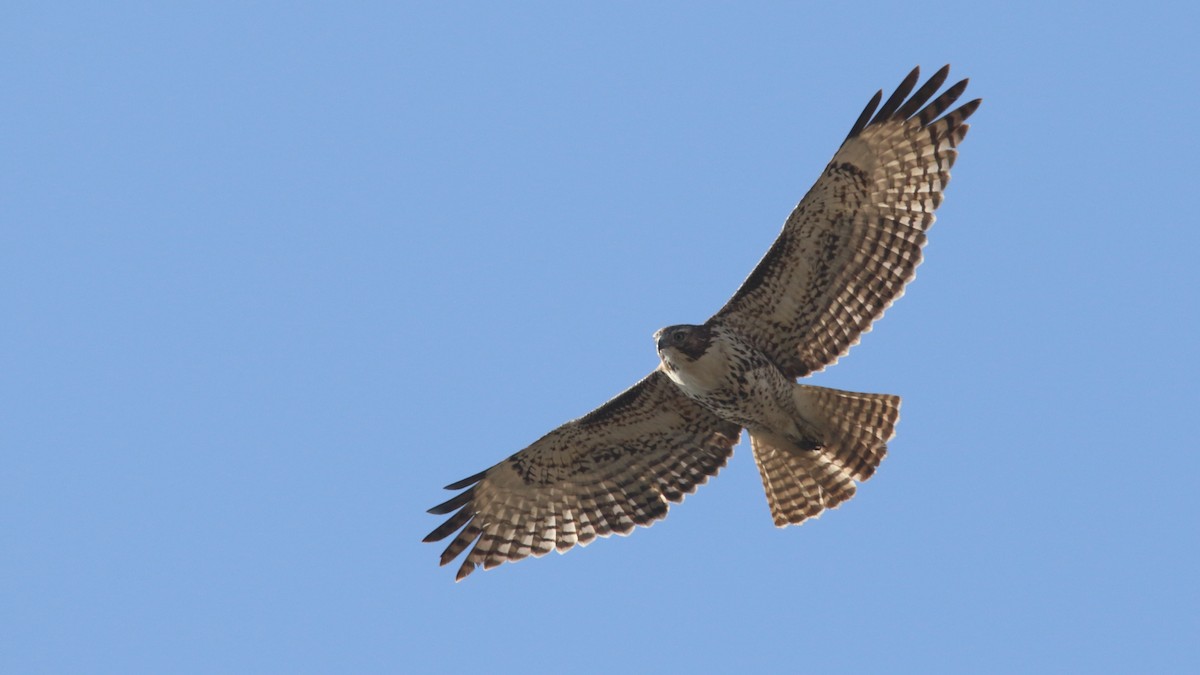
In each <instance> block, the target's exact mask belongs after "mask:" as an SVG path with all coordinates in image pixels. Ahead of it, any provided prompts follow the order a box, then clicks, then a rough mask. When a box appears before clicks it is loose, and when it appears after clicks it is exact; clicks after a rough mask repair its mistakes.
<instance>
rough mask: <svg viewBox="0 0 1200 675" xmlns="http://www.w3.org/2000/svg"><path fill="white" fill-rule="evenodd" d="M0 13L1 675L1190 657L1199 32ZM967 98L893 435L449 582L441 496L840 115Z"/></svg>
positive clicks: (992, 9) (865, 23) (714, 259)
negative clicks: (939, 91) (823, 479)
mask: <svg viewBox="0 0 1200 675" xmlns="http://www.w3.org/2000/svg"><path fill="white" fill-rule="evenodd" d="M490 4H491V3H489V6H485V5H483V4H482V3H479V4H471V5H457V6H452V5H447V4H440V3H427V4H426V5H425V6H412V5H406V4H403V3H402V4H400V5H397V4H395V3H377V4H370V5H368V4H359V3H352V4H334V3H329V4H327V5H324V6H318V5H311V4H297V3H254V5H253V6H252V7H251V6H249V4H248V3H247V4H243V3H233V4H227V5H222V4H214V3H209V2H203V3H186V4H185V3H163V4H160V3H132V4H115V3H90V4H69V3H60V4H53V5H52V4H51V3H13V4H10V5H7V6H6V10H5V18H4V21H3V22H2V23H0V63H2V65H0V69H2V72H3V85H2V87H0V97H2V98H3V107H2V110H3V114H2V115H0V117H2V119H3V122H2V124H0V171H2V175H0V190H2V193H0V198H2V204H0V213H2V214H3V215H2V218H3V226H2V227H0V312H2V314H0V316H2V317H3V328H2V330H0V359H2V363H0V366H2V371H0V382H2V383H3V384H2V387H3V389H2V396H3V401H2V402H0V404H2V405H0V434H2V437H0V442H2V449H3V460H2V465H0V471H2V473H0V482H2V485H0V499H2V500H3V503H2V514H0V515H2V521H0V522H2V527H3V532H2V543H0V589H2V591H3V597H2V598H0V603H2V605H3V609H2V611H0V641H2V642H0V670H2V671H3V672H6V673H43V672H44V673H84V672H86V673H133V672H156V673H168V672H169V673H191V672H223V673H230V672H245V673H307V672H324V673H332V672H363V673H365V672H410V673H416V672H421V673H424V672H451V671H460V672H491V673H494V672H499V673H503V672H517V671H522V670H527V669H530V668H534V667H544V668H545V669H546V670H547V672H557V671H563V672H591V673H608V672H652V671H657V672H683V671H692V672H728V673H732V672H744V673H754V672H772V671H775V672H781V671H795V670H807V671H813V672H829V671H835V670H836V671H862V672H881V671H893V672H902V671H909V672H931V671H932V672H1017V671H1022V672H1030V671H1033V672H1038V671H1042V672H1045V671H1059V672H1061V671H1075V672H1097V671H1124V672H1135V671H1137V672H1154V671H1159V672H1162V671H1176V672H1179V671H1184V670H1186V669H1188V668H1189V667H1194V666H1195V663H1196V659H1197V657H1198V656H1200V654H1198V648H1197V646H1196V643H1197V636H1200V582H1198V573H1197V569H1198V568H1200V560H1198V557H1200V556H1198V555H1197V553H1198V550H1200V546H1198V535H1200V518H1198V516H1197V514H1198V511H1200V498H1198V497H1197V494H1196V486H1195V481H1196V477H1197V474H1198V472H1200V452H1198V448H1197V441H1196V434H1195V432H1194V429H1195V422H1196V419H1197V416H1198V412H1197V404H1198V403H1200V397H1198V395H1197V388H1196V382H1197V378H1198V377H1200V372H1198V368H1197V346H1198V345H1200V330H1198V329H1200V322H1198V320H1197V297H1198V292H1200V279H1198V278H1197V276H1198V275H1197V272H1196V269H1197V249H1198V247H1200V236H1198V234H1197V230H1198V226H1200V224H1198V223H1197V217H1196V207H1195V204H1196V198H1197V179H1198V178H1200V174H1198V171H1197V165H1196V157H1197V156H1198V154H1200V147H1198V143H1197V139H1198V136H1197V132H1196V122H1195V118H1196V114H1197V108H1198V107H1200V94H1198V91H1200V86H1198V73H1200V59H1198V58H1197V48H1196V35H1195V31H1196V26H1197V25H1200V21H1198V16H1197V14H1196V11H1195V10H1193V9H1192V5H1191V3H1187V4H1185V3H1182V2H1181V3H1177V4H1174V5H1169V4H1156V3H1153V2H1150V3H1125V4H1123V5H1121V6H1119V7H1114V6H1111V5H1104V6H1103V7H1101V6H1100V5H1096V4H1095V3H1046V2H1037V3H1027V2H1016V3H1010V2H1004V3H988V4H979V3H967V4H949V5H947V4H945V3H940V4H938V3H934V4H925V5H919V4H913V3H896V4H895V5H886V4H878V3H872V2H859V3H820V4H821V5H822V6H820V7H817V6H815V5H816V4H818V3H803V4H800V3H797V4H796V5H791V6H782V5H753V6H750V5H738V6H734V5H733V3H729V4H722V5H719V6H710V7H701V6H698V5H693V4H690V3H689V4H686V5H684V4H678V5H671V4H662V3H654V4H653V5H648V4H646V3H623V4H613V5H609V6H605V7H598V6H591V7H574V8H570V9H568V8H564V7H562V6H560V4H559V3H546V4H520V5H512V6H506V7H503V8H500V7H493V6H490ZM945 62H951V63H952V64H953V70H952V76H970V77H971V78H972V83H971V87H970V89H969V92H968V94H969V95H970V96H982V97H983V98H984V99H985V103H984V106H983V107H982V108H981V109H980V111H979V112H978V113H977V114H976V116H975V118H974V119H973V120H972V121H973V130H972V132H971V134H970V135H969V137H968V138H967V141H966V143H965V144H964V145H963V147H962V155H961V157H960V161H959V163H958V165H957V166H956V167H955V172H954V180H953V182H952V183H951V185H950V189H949V192H948V198H947V201H946V204H945V206H944V207H943V208H942V209H941V211H940V212H939V221H938V224H937V225H936V226H935V228H934V229H933V231H932V241H931V243H930V245H929V246H928V248H927V249H926V255H927V261H926V263H925V265H924V266H922V268H921V270H920V274H919V276H918V279H917V281H916V282H915V283H914V284H913V285H911V286H910V287H909V289H908V291H909V292H908V295H907V297H905V298H904V299H903V300H902V301H901V302H900V303H899V304H898V305H897V306H896V307H894V308H893V309H892V310H891V311H890V312H889V314H888V316H887V317H886V318H885V319H884V320H883V321H882V322H880V323H878V324H877V325H876V329H875V331H874V332H873V333H872V334H870V335H868V336H866V338H865V340H864V343H863V344H862V345H860V346H859V347H857V348H856V349H855V350H854V351H853V352H852V353H851V354H850V356H849V357H848V358H846V359H843V361H842V362H841V363H840V364H838V365H837V366H836V367H834V368H832V369H831V370H829V371H828V372H826V373H822V374H820V375H818V376H817V377H816V378H815V380H814V381H815V382H816V383H818V384H822V385H827V386H834V387H841V388H846V389H854V390H862V391H874V392H888V393H895V394H901V395H903V396H904V401H905V403H904V415H903V420H902V422H901V425H900V427H899V435H898V436H897V438H896V440H895V441H894V442H893V443H892V445H891V454H890V456H889V458H888V460H887V461H886V462H885V463H884V465H883V467H882V469H881V471H880V472H879V474H877V477H876V478H875V479H873V480H872V481H870V482H869V483H867V484H865V485H864V486H863V488H862V489H861V490H860V492H859V495H858V497H856V498H855V499H854V500H853V501H852V502H850V503H848V504H847V505H845V506H844V507H843V508H841V509H839V510H837V511H835V512H833V513H830V514H826V516H825V517H824V518H822V519H821V520H819V521H817V522H815V523H813V524H809V525H805V526H804V527H801V528H791V529H788V530H776V529H775V528H774V527H773V526H772V525H771V520H770V517H769V515H768V511H767V507H766V503H765V500H764V498H763V495H762V488H761V486H760V484H759V478H758V475H757V472H756V470H755V468H754V465H753V462H752V461H750V454H749V452H748V447H747V446H746V445H745V444H743V445H742V446H739V448H738V450H737V451H736V452H735V455H734V458H733V460H732V462H731V464H730V466H729V467H728V468H727V469H726V470H725V471H724V472H722V474H721V475H720V476H719V477H718V478H716V479H715V480H713V481H712V482H711V483H710V484H709V485H707V486H705V487H703V488H702V489H701V490H700V491H699V492H698V493H697V494H695V495H693V496H691V497H689V498H688V499H687V501H686V502H685V503H684V504H683V505H681V506H679V507H676V508H674V509H673V510H672V514H671V516H670V517H669V518H668V519H667V520H665V521H663V522H661V523H659V524H657V525H655V526H654V527H653V528H652V529H650V530H638V531H637V532H635V533H634V534H633V535H632V536H630V537H629V538H614V539H610V540H601V541H598V542H596V543H594V544H593V545H591V546H590V547H588V548H587V549H586V550H574V551H572V552H570V553H569V554H568V555H566V556H561V557H560V556H557V555H551V556H549V557H547V558H543V559H540V560H530V561H525V562H522V563H520V564H517V565H506V566H504V567H502V568H501V569H498V570H495V571H490V572H479V573H477V574H476V575H474V576H472V577H471V578H470V579H468V580H467V581H466V582H464V583H461V584H455V583H454V582H453V569H445V568H438V567H437V565H436V562H437V556H438V553H439V552H440V547H434V546H430V545H425V544H421V543H420V539H421V538H422V537H423V536H424V535H425V534H426V533H427V532H428V531H429V530H430V529H432V528H433V527H434V526H435V525H436V524H437V523H438V522H440V519H439V518H435V517H433V516H429V515H427V514H425V513H424V509H426V508H427V507H429V506H432V505H433V504H435V503H437V502H439V501H441V500H443V499H445V498H446V497H447V496H448V493H445V492H443V491H442V490H441V489H440V486H442V485H444V484H446V483H449V482H451V481H454V480H457V479H459V478H462V477H464V476H466V475H469V474H471V473H474V472H476V471H478V470H480V469H482V468H485V467H487V466H489V465H491V464H492V463H494V462H496V461H498V460H500V459H501V458H503V457H505V456H507V455H508V454H510V453H511V452H513V451H515V450H518V449H520V448H521V447H524V446H525V445H526V444H528V443H529V442H531V441H533V440H534V439H536V438H537V437H538V436H540V435H541V434H542V433H544V432H545V431H547V430H548V429H550V428H552V427H553V426H555V425H557V424H559V423H561V422H563V421H565V420H567V419H569V418H572V417H575V416H578V415H580V414H583V413H585V412H587V411H589V410H591V409H592V408H593V407H595V406H597V405H599V404H600V403H602V402H603V401H605V400H606V399H608V398H609V397H610V396H612V395H614V394H616V393H617V392H619V391H621V390H622V389H624V388H625V387H626V386H628V385H629V384H631V383H633V382H634V381H635V380H636V379H638V378H639V377H641V376H642V375H643V374H645V373H646V372H648V371H649V370H650V369H651V368H653V367H654V366H655V364H656V359H655V355H654V351H653V346H652V344H651V340H650V334H651V332H652V331H653V330H655V329H656V328H659V327H660V326H663V325H667V324H671V323H679V322H697V321H702V320H703V319H705V318H706V317H707V316H708V315H709V314H710V313H711V312H713V311H714V310H715V309H717V308H718V307H719V306H720V305H721V303H723V302H724V301H725V299H726V298H727V297H728V296H729V295H730V294H731V293H732V292H733V291H734V289H735V288H736V287H737V285H738V284H739V283H740V282H741V280H742V279H743V278H744V277H745V275H746V274H747V273H749V271H750V270H751V269H752V267H753V265H754V264H755V262H757V260H758V258H759V257H760V256H761V255H762V254H763V253H764V252H765V251H766V249H767V247H768V246H769V245H770V243H771V241H772V240H773V239H774V237H775V235H776V234H777V232H778V229H779V226H780V224H781V223H782V222H783V219H784V217H785V216H786V215H787V213H788V212H789V210H790V209H791V207H792V206H793V205H794V204H795V202H796V201H797V200H798V199H799V198H800V196H801V195H803V194H804V192H805V190H807V188H808V186H809V185H810V184H811V182H812V180H813V179H814V178H815V177H816V176H817V174H818V173H819V171H820V170H821V168H822V167H823V166H824V164H825V162H826V161H828V159H829V157H830V156H831V155H832V153H833V151H834V150H835V149H836V147H837V145H838V143H839V142H840V141H841V139H842V138H843V136H844V135H845V133H846V131H847V130H848V129H849V127H850V125H851V123H852V122H853V121H854V119H855V117H856V116H857V115H858V113H859V111H860V109H861V107H862V105H863V104H864V103H865V102H866V100H867V99H868V98H869V97H870V95H871V94H872V93H873V92H874V91H875V90H876V89H879V88H884V89H887V90H889V91H890V90H891V89H892V88H893V87H894V86H895V85H896V84H897V83H898V82H899V81H900V79H901V78H902V77H903V76H904V74H905V73H906V72H907V71H908V70H909V69H910V68H911V67H912V66H913V65H917V64H920V65H921V66H923V68H924V69H925V72H926V73H927V74H928V73H931V72H932V71H933V70H934V69H936V68H937V67H938V66H940V65H942V64H943V63H945Z"/></svg>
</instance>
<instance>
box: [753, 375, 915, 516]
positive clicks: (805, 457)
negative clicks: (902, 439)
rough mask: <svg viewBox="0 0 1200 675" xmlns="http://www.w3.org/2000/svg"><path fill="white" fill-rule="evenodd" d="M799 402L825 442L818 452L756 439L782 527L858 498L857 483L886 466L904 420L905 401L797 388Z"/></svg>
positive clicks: (775, 440) (773, 511) (773, 439)
mask: <svg viewBox="0 0 1200 675" xmlns="http://www.w3.org/2000/svg"><path fill="white" fill-rule="evenodd" d="M793 398H794V400H795V403H796V408H797V409H798V411H799V412H800V416H801V417H802V418H804V420H805V422H807V423H808V425H810V426H812V427H813V430H814V431H815V432H816V433H817V434H818V435H819V436H820V438H819V439H817V440H816V442H815V444H814V445H815V447H808V448H797V447H795V446H794V445H793V444H790V443H788V442H786V441H783V440H781V439H778V438H776V437H773V436H768V435H765V434H754V433H751V434H750V445H751V447H752V448H753V449H754V461H755V462H756V463H757V464H758V471H759V473H760V474H762V481H763V489H764V490H766V493H767V503H768V504H770V506H771V516H772V517H774V519H775V524H776V525H778V526H780V527H783V526H785V525H795V524H799V523H802V522H804V521H805V520H806V519H808V518H813V517H816V516H818V515H820V514H821V512H822V511H824V510H825V509H831V508H833V507H835V506H837V505H838V504H841V503H842V502H844V501H846V500H847V499H850V498H851V497H853V496H854V492H855V489H856V486H855V481H864V480H866V479H868V478H870V477H871V474H873V473H875V468H876V467H878V466H879V463H880V462H881V461H883V456H884V455H885V454H887V442H888V441H889V440H891V438H892V436H893V435H895V427H896V422H897V421H898V420H899V419H900V397H899V396H889V395H887V394H856V393H854V392H849V391H839V390H837V389H826V388H825V387H813V386H808V385H803V384H797V385H795V389H794V390H793Z"/></svg>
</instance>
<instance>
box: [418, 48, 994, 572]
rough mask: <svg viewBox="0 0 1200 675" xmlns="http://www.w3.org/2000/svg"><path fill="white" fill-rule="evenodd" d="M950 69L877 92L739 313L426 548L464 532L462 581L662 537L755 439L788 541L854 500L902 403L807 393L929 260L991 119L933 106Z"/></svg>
mask: <svg viewBox="0 0 1200 675" xmlns="http://www.w3.org/2000/svg"><path fill="white" fill-rule="evenodd" d="M949 72H950V67H949V66H945V67H943V68H942V69H941V70H939V71H937V72H936V73H935V74H934V75H933V77H931V78H929V80H928V81H927V82H926V83H925V84H924V85H922V86H921V87H920V88H919V89H916V91H915V92H914V91H913V90H914V89H915V88H916V86H917V82H918V80H919V77H920V73H919V69H917V68H914V69H913V70H912V72H910V73H909V74H908V76H907V77H905V78H904V81H903V82H901V83H900V86H899V87H897V89H896V91H895V93H893V94H892V95H891V96H890V97H889V98H888V99H887V101H886V102H884V103H883V105H882V106H880V105H879V102H880V100H882V98H883V92H882V91H879V92H876V94H875V96H874V97H872V98H871V100H870V102H869V103H867V106H866V108H865V109H863V111H862V114H860V115H859V116H858V119H857V120H856V121H855V122H854V125H853V126H852V127H851V128H850V133H849V134H848V135H847V136H846V140H845V141H843V142H842V145H841V147H840V148H838V150H837V152H836V153H835V154H834V156H833V159H832V160H831V161H830V162H829V165H828V166H826V167H825V170H824V171H823V172H822V174H821V176H820V178H818V179H817V182H816V183H815V184H814V185H813V186H812V188H811V189H810V190H809V191H808V194H806V195H805V196H804V198H803V199H801V200H800V203H799V204H798V205H797V206H796V208H795V210H793V211H792V214H791V216H789V217H788V219H787V221H786V222H785V223H784V225H783V231H782V232H781V233H780V235H779V238H778V239H776V240H775V243H774V244H773V245H772V246H771V248H770V250H769V251H767V254H766V255H765V256H764V257H763V259H762V261H761V262H759V264H758V266H757V267H755V268H754V271H753V272H751V273H750V276H749V277H747V278H746V280H745V282H743V283H742V286H741V287H740V288H739V289H738V290H737V292H736V293H734V295H733V297H732V298H731V299H730V300H729V302H728V303H726V304H725V306H724V307H722V308H721V309H720V311H718V312H717V313H716V314H714V315H713V316H712V317H710V318H709V319H708V320H707V321H705V322H704V323H702V324H699V325H678V326H669V327H667V328H663V329H661V330H659V331H658V332H656V333H655V334H654V339H655V344H656V347H657V351H658V356H659V359H660V361H661V363H660V365H659V367H658V368H656V369H655V370H654V371H653V372H651V373H650V374H649V375H647V376H646V377H645V378H643V379H642V380H641V381H640V382H638V383H637V384H635V385H633V386H632V387H630V388H629V389H627V390H626V391H625V392H623V393H621V394H619V395H618V396H617V397H615V398H613V399H612V400H610V401H609V402H607V403H605V404H604V405H602V406H600V407H599V408H597V409H595V410H593V411H592V412H590V413H588V414H587V415H584V416H583V417H580V418H579V419H575V420H571V421H570V422H567V423H566V424H563V425H562V426H560V427H558V428H557V429H555V430H553V431H551V432H550V433H548V434H546V435H545V436H543V437H541V438H540V439H538V440H537V441H534V442H533V444H531V445H530V446H529V447H527V448H525V449H524V450H521V451H520V452H517V453H516V454H514V455H512V456H510V457H508V458H507V459H505V460H503V461H501V462H500V463H498V464H496V465H495V466H492V467H491V468H489V469H486V470H484V471H482V472H480V473H477V474H475V475H473V476H471V477H469V478H465V479H463V480H460V481H458V482H456V483H451V484H450V485H448V486H446V489H448V490H461V491H462V492H459V493H458V494H457V495H456V496H455V497H453V498H451V499H449V500H448V501H446V502H443V503H442V504H439V505H437V506H435V507H433V508H432V509H429V512H430V513H433V514H436V515H445V514H451V513H452V514H453V515H451V516H450V518H449V519H447V520H446V521H445V522H444V523H442V524H441V525H440V526H439V527H438V528H437V529H435V530H434V531H433V532H431V533H430V534H429V535H428V536H427V537H425V541H427V542H433V541H440V540H442V539H445V538H446V537H448V536H450V535H451V534H454V533H455V532H457V535H456V536H455V537H454V538H453V539H452V540H451V541H450V544H449V545H448V546H447V547H446V549H445V551H444V552H443V553H442V557H441V564H443V565H445V564H447V563H449V562H450V561H451V560H454V559H455V558H456V557H458V556H459V555H460V554H462V553H463V552H464V551H467V549H468V548H469V549H470V551H469V552H468V553H467V555H466V557H465V559H464V560H463V562H462V565H461V566H460V567H459V569H458V575H457V580H461V579H463V578H465V577H466V576H467V575H468V574H470V573H471V572H473V571H474V570H475V569H476V567H478V566H479V565H483V566H484V568H485V569H489V568H492V567H495V566H497V565H499V564H501V563H503V562H506V561H516V560H520V559H522V558H525V557H527V556H530V555H533V556H540V555H544V554H546V553H548V552H550V551H552V550H557V551H559V552H560V553H561V552H564V551H566V550H567V549H570V548H571V547H573V546H574V545H575V544H580V545H585V544H587V543H588V542H590V541H591V540H592V539H594V538H595V537H597V536H601V537H604V536H608V535H609V534H612V533H614V532H616V533H618V534H628V533H629V532H630V531H632V530H633V528H634V526H636V525H650V524H652V523H653V522H655V521H657V520H659V519H660V518H663V517H664V516H666V514H667V509H668V507H669V505H670V504H671V503H672V502H676V503H677V502H680V501H682V500H683V497H684V495H686V494H690V493H692V492H694V491H695V489H696V487H697V486H699V485H700V484H702V483H704V482H706V481H707V480H708V478H709V477H710V476H714V475H716V473H717V472H718V471H719V470H720V469H721V468H722V467H723V466H725V463H726V462H727V461H728V459H729V457H730V456H731V455H732V454H733V446H734V445H736V444H737V442H738V440H739V439H740V437H741V431H742V429H745V430H747V432H748V433H749V436H750V447H751V448H752V450H753V453H754V461H755V463H756V464H757V465H758V469H759V473H760V474H761V475H762V482H763V489H764V490H765V491H766V495H767V504H768V505H769V506H770V509H771V516H772V517H773V519H774V521H775V524H776V525H777V526H780V527H783V526H786V525H795V524H799V523H802V522H804V521H805V520H807V519H809V518H814V517H816V516H819V515H820V514H821V513H822V512H823V511H824V510H825V509H831V508H834V507H836V506H838V505H839V504H841V503H842V502H844V501H846V500H847V499H849V498H850V497H852V496H854V493H855V490H856V489H857V482H861V481H865V480H867V479H868V478H870V477H871V475H872V474H873V473H874V472H875V469H876V467H878V466H879V463H880V462H881V461H882V460H883V457H884V455H885V454H886V452H887V443H888V441H889V440H891V438H892V437H893V435H894V430H895V426H896V422H897V420H898V419H899V410H900V398H899V397H898V396H891V395H887V394H861V393H854V392H848V391H840V390H837V389H829V388H825V387H816V386H812V385H806V384H799V383H797V382H796V380H797V378H801V377H805V376H807V375H809V374H811V373H814V372H817V371H819V370H822V369H823V368H825V367H826V366H828V365H831V364H833V363H835V362H836V361H837V360H838V358H839V357H841V356H843V355H844V354H846V352H847V351H849V349H850V347H852V346H854V345H855V344H857V343H858V340H859V337H860V336H861V335H862V334H863V333H865V332H867V331H868V330H870V329H871V324H872V323H873V322H874V321H875V320H876V319H878V318H879V317H880V316H882V315H883V312H884V310H886V309H887V308H888V307H889V306H890V305H891V304H892V302H893V301H894V300H896V298H898V297H900V295H902V294H903V292H904V286H905V284H907V283H908V282H909V281H910V280H911V279H912V278H913V276H914V274H915V271H916V268H917V265H918V264H919V263H920V262H921V247H922V246H923V245H924V244H925V232H926V230H928V229H929V227H930V225H932V224H933V221H934V211H935V210H936V209H937V207H938V206H939V205H940V204H941V202H942V191H943V190H945V188H946V184H947V183H948V182H949V180H950V167H951V166H952V165H953V164H954V160H955V158H956V157H957V154H958V153H957V150H956V148H957V147H958V144H959V143H961V142H962V140H963V138H964V137H965V136H966V134H967V129H968V125H967V124H966V123H965V122H966V120H967V118H968V117H970V116H971V114H972V113H973V112H975V109H976V108H978V107H979V104H980V100H979V99H975V100H973V101H970V102H969V103H965V104H963V105H961V106H959V107H958V108H955V109H954V110H950V107H951V106H952V105H953V104H954V103H955V102H956V101H957V100H958V99H959V97H960V96H961V95H962V93H963V91H965V89H966V87H967V80H962V81H961V82H958V83H957V84H954V85H953V86H951V87H949V88H947V89H946V90H945V91H943V92H942V93H941V94H940V95H937V96H936V97H935V94H936V93H937V91H938V90H939V89H940V88H941V87H942V85H943V84H944V83H945V81H946V78H947V76H948V75H949ZM910 94H911V95H910ZM948 110H949V112H947V111H948ZM472 544H473V546H472Z"/></svg>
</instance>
